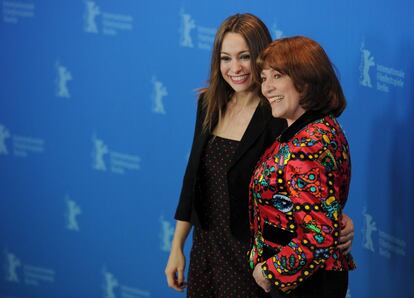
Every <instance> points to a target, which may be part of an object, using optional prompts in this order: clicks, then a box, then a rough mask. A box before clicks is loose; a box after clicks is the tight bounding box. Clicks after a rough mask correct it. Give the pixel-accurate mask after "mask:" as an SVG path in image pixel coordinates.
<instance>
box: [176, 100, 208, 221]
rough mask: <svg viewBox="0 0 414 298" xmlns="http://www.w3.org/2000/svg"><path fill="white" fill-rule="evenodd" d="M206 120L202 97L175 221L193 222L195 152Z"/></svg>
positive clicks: (198, 106)
mask: <svg viewBox="0 0 414 298" xmlns="http://www.w3.org/2000/svg"><path fill="white" fill-rule="evenodd" d="M203 120H204V113H203V111H202V96H200V97H199V99H198V102H197V115H196V122H195V129H194V136H193V143H192V145H191V153H190V157H189V159H188V163H187V167H186V170H185V175H184V179H183V184H182V187H181V194H180V199H179V202H178V206H177V209H176V212H175V219H176V220H182V221H188V222H190V221H191V212H192V209H193V197H194V193H195V188H194V186H195V181H196V177H197V169H196V168H197V166H196V165H197V164H198V161H195V157H194V155H195V151H196V147H197V146H196V144H197V141H198V139H199V137H200V136H201V134H202V124H203Z"/></svg>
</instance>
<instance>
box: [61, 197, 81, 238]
mask: <svg viewBox="0 0 414 298" xmlns="http://www.w3.org/2000/svg"><path fill="white" fill-rule="evenodd" d="M65 201H66V207H67V211H66V228H67V229H68V230H71V231H79V224H78V222H77V220H76V217H77V216H78V215H79V214H81V213H82V209H81V208H80V207H79V205H78V204H76V202H75V201H73V200H71V199H70V197H69V196H66V198H65Z"/></svg>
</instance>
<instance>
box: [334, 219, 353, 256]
mask: <svg viewBox="0 0 414 298" xmlns="http://www.w3.org/2000/svg"><path fill="white" fill-rule="evenodd" d="M341 227H342V228H341V233H340V235H339V243H340V244H339V245H338V248H339V249H340V250H342V252H343V253H344V254H349V252H350V251H351V249H352V241H353V240H354V223H353V222H352V219H351V218H350V217H349V216H348V215H346V214H342V221H341Z"/></svg>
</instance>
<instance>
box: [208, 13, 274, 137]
mask: <svg viewBox="0 0 414 298" xmlns="http://www.w3.org/2000/svg"><path fill="white" fill-rule="evenodd" d="M228 32H232V33H238V34H240V35H241V36H243V38H244V39H245V41H246V43H247V46H248V47H249V51H250V61H251V62H250V65H251V73H252V76H253V77H252V82H253V83H252V84H253V85H252V91H253V92H258V91H259V87H260V86H259V85H258V84H257V82H259V69H258V67H257V65H256V59H257V57H258V56H259V54H260V52H261V51H262V50H264V49H265V48H266V47H267V46H268V45H269V44H270V43H271V41H272V37H271V35H270V33H269V30H268V29H267V27H266V25H265V24H264V23H263V22H262V21H261V20H260V19H259V18H258V17H256V16H254V15H252V14H249V13H244V14H235V15H233V16H230V17H228V18H227V19H226V20H224V22H223V23H222V24H221V25H220V27H219V29H218V30H217V33H216V36H215V39H214V45H213V49H212V54H211V69H210V76H209V80H208V86H207V88H203V89H201V90H200V95H201V96H200V98H201V100H202V104H203V108H204V110H205V111H206V117H205V118H204V122H203V131H210V130H211V129H212V126H213V125H214V124H215V123H216V121H218V119H220V118H221V116H222V115H223V113H224V112H225V110H226V105H227V102H228V101H229V99H230V98H231V96H232V95H233V93H234V90H233V89H232V88H231V87H230V85H229V84H228V83H227V82H226V81H225V80H224V79H223V77H222V75H221V72H220V52H221V46H222V43H223V39H224V36H225V35H226V33H228Z"/></svg>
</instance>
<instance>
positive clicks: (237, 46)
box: [221, 32, 249, 53]
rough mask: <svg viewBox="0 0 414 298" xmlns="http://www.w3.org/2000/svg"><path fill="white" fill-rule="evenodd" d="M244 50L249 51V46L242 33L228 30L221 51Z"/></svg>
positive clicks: (236, 51)
mask: <svg viewBox="0 0 414 298" xmlns="http://www.w3.org/2000/svg"><path fill="white" fill-rule="evenodd" d="M243 51H249V47H248V45H247V42H246V40H245V39H244V37H243V36H242V35H241V34H239V33H234V32H228V33H226V34H225V35H224V38H223V42H222V44H221V52H226V53H234V52H235V53H238V52H243Z"/></svg>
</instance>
